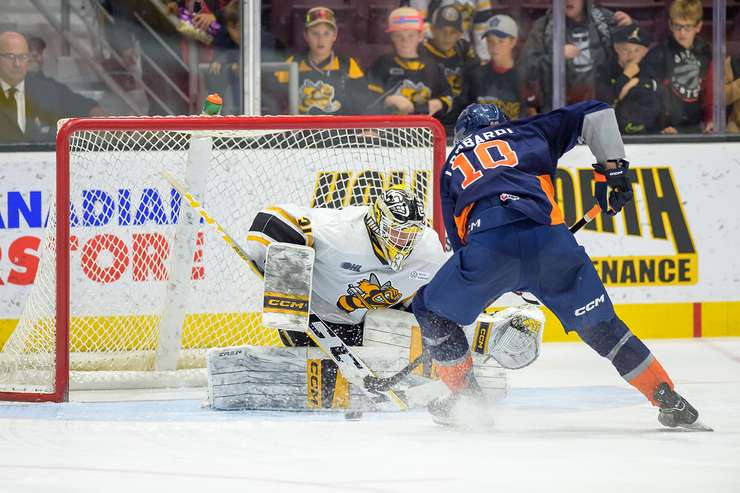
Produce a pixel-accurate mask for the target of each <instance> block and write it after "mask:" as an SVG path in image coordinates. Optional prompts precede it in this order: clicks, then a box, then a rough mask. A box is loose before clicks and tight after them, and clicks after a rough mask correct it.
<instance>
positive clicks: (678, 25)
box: [641, 0, 714, 134]
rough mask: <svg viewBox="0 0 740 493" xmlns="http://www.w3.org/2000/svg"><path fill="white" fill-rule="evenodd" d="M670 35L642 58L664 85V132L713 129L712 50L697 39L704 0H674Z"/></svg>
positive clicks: (651, 74) (669, 12) (643, 64)
mask: <svg viewBox="0 0 740 493" xmlns="http://www.w3.org/2000/svg"><path fill="white" fill-rule="evenodd" d="M668 15H669V17H670V21H669V22H670V29H671V36H670V37H669V38H668V39H667V40H665V41H663V42H662V43H659V44H658V45H656V46H654V47H653V48H652V49H651V50H650V51H649V52H648V54H647V55H646V56H645V59H644V60H643V61H642V65H641V66H642V68H643V70H644V71H645V72H646V74H647V75H648V76H650V77H652V78H654V79H655V80H657V81H658V82H659V83H660V84H662V85H663V89H664V90H663V91H662V92H663V123H662V125H663V127H662V128H663V131H662V132H663V133H664V134H676V133H687V132H688V133H696V132H711V131H712V129H713V128H714V125H713V123H712V80H711V78H712V71H711V62H712V50H711V48H710V46H709V44H708V43H707V42H705V41H704V40H703V39H701V38H698V37H697V34H699V31H701V26H702V22H701V19H702V15H703V8H702V3H701V0H675V1H674V2H673V3H672V4H671V6H670V8H669V10H668Z"/></svg>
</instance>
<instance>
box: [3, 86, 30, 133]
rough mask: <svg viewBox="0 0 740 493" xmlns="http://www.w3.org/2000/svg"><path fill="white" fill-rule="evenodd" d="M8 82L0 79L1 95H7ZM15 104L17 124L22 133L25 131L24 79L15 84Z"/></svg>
mask: <svg viewBox="0 0 740 493" xmlns="http://www.w3.org/2000/svg"><path fill="white" fill-rule="evenodd" d="M10 87H11V86H10V84H8V83H7V82H5V81H4V80H2V79H0V88H2V90H3V97H6V98H7V97H8V89H10ZM15 105H16V107H17V108H18V126H19V127H20V129H21V131H22V132H23V133H25V132H26V81H25V80H22V81H20V83H19V84H17V85H16V86H15Z"/></svg>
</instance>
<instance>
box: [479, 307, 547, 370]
mask: <svg viewBox="0 0 740 493" xmlns="http://www.w3.org/2000/svg"><path fill="white" fill-rule="evenodd" d="M544 328H545V315H544V314H543V313H542V310H540V309H539V308H537V307H536V306H527V305H525V306H521V307H510V308H506V309H505V310H501V311H498V312H496V313H494V314H492V315H489V314H485V313H484V314H482V315H481V316H480V317H478V320H477V321H476V323H475V324H473V325H472V326H468V327H465V333H466V335H468V339H470V340H471V344H470V350H471V352H472V353H478V354H482V355H488V356H490V357H492V358H493V359H494V360H495V361H496V362H497V363H498V364H499V365H501V366H503V367H504V368H507V369H509V370H518V369H520V368H524V367H525V366H529V365H531V364H532V363H534V361H535V360H536V359H537V358H538V357H539V355H540V351H541V348H542V334H543V332H544ZM471 333H472V334H471ZM469 334H471V335H472V337H471V335H469Z"/></svg>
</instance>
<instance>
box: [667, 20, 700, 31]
mask: <svg viewBox="0 0 740 493" xmlns="http://www.w3.org/2000/svg"><path fill="white" fill-rule="evenodd" d="M698 24H699V23H698V22H694V23H693V24H674V23H673V22H671V31H684V32H690V31H692V30H693V29H694V28H695V27H696V26H697V25H698Z"/></svg>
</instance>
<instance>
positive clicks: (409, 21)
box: [385, 7, 424, 33]
mask: <svg viewBox="0 0 740 493" xmlns="http://www.w3.org/2000/svg"><path fill="white" fill-rule="evenodd" d="M423 30H424V18H423V17H422V16H421V13H419V11H418V10H416V9H412V8H411V7H401V8H398V9H396V10H394V11H393V12H391V13H390V15H389V16H388V29H386V30H385V32H387V33H391V32H393V31H423Z"/></svg>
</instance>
